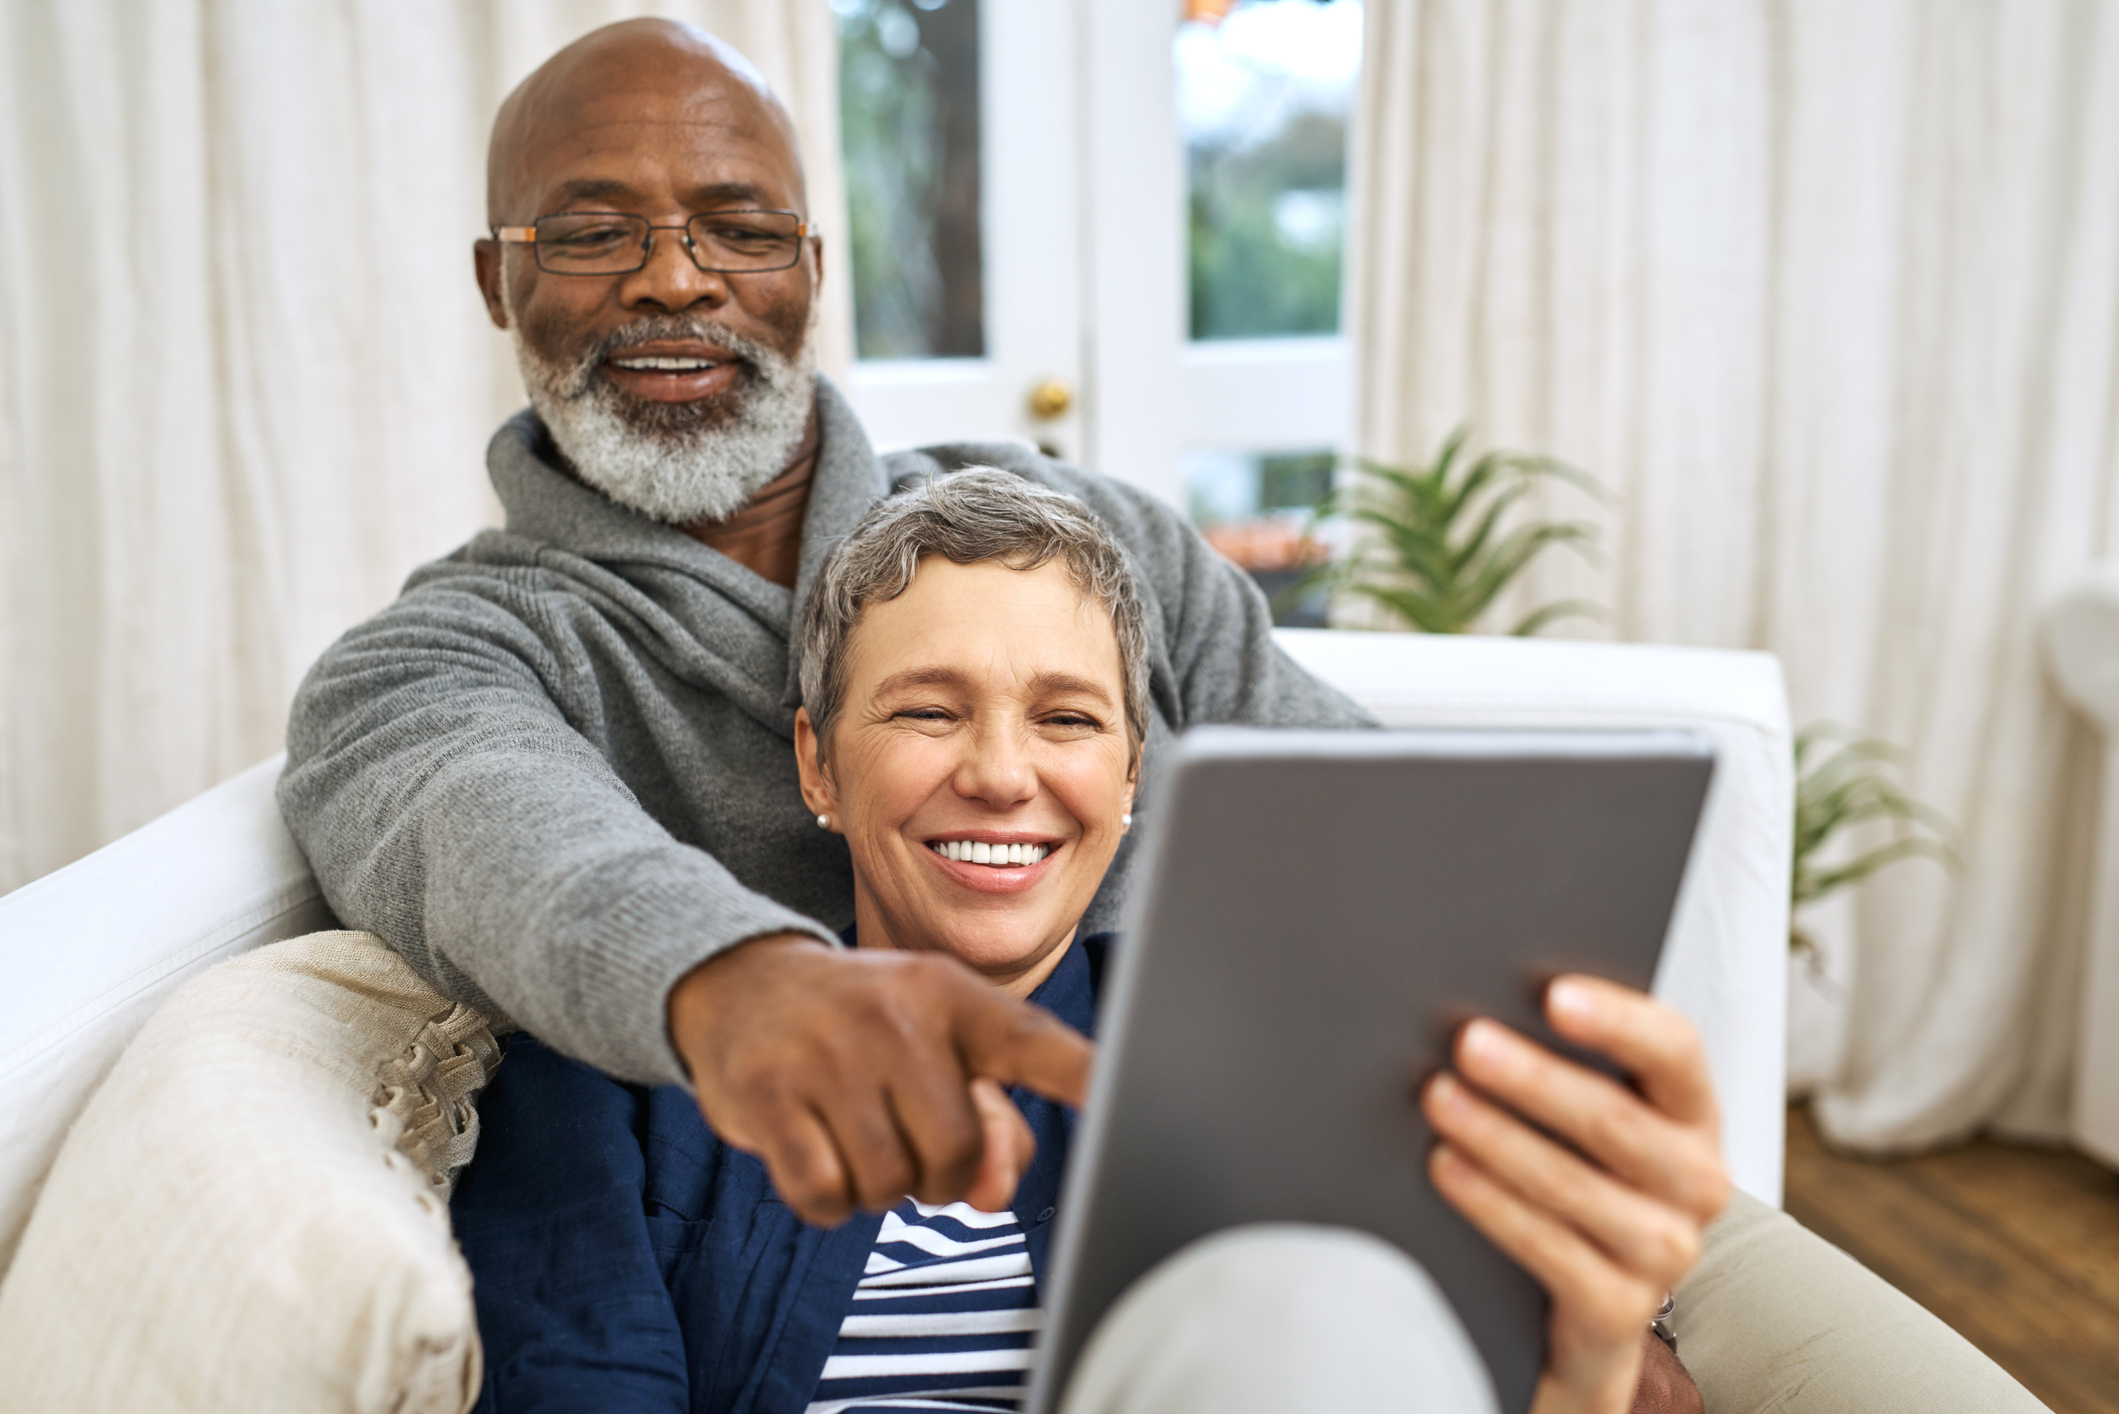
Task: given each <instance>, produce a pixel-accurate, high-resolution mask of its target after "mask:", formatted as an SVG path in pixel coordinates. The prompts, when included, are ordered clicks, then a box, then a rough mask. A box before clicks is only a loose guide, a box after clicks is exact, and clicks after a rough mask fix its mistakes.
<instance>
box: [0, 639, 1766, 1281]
mask: <svg viewBox="0 0 2119 1414" xmlns="http://www.w3.org/2000/svg"><path fill="white" fill-rule="evenodd" d="M1282 642H1283V643H1284V645H1285V646H1286V647H1287V649H1288V650H1289V652H1291V653H1292V654H1293V655H1294V656H1295V657H1296V658H1297V659H1298V660H1299V661H1301V662H1302V663H1303V664H1304V665H1305V666H1306V667H1308V668H1309V669H1310V670H1311V671H1313V672H1315V673H1316V674H1317V675H1318V676H1320V677H1322V678H1324V679H1326V680H1328V681H1330V682H1333V683H1335V684H1337V685H1338V686H1339V687H1341V688H1342V689H1343V690H1345V691H1346V692H1348V693H1349V694H1351V695H1352V696H1353V697H1355V698H1356V699H1357V700H1359V701H1361V702H1362V703H1364V704H1365V705H1367V706H1368V707H1369V709H1370V710H1372V711H1373V712H1375V713H1376V714H1377V715H1378V716H1379V717H1381V718H1382V719H1383V720H1384V721H1385V722H1386V723H1388V724H1391V725H1402V726H1415V725H1419V726H1437V725H1449V726H1502V725H1508V726H1526V725H1527V726H1598V727H1609V726H1638V725H1655V726H1667V725H1678V726H1690V727H1695V728H1698V729H1700V730H1703V731H1705V732H1707V733H1709V734H1711V735H1712V736H1713V737H1714V739H1715V740H1716V742H1717V743H1718V744H1719V747H1720V761H1719V766H1718V769H1717V772H1716V777H1715V784H1714V787H1713V790H1712V792H1711V794H1710V795H1709V798H1708V804H1707V812H1706V819H1705V825H1704V828H1703V830H1702V833H1701V835H1700V838H1699V841H1698V844H1697V846H1696V848H1695V853H1694V858H1693V864H1692V868H1691V871H1690V873H1689V875H1688V877H1687V880H1686V884H1685V888H1684V893H1683V895H1682V897H1681V899H1680V902H1679V907H1678V915H1677V919H1676V922H1675V924H1674V927H1673V932H1672V936H1671V939H1670V943H1669V946H1668V947H1667V948H1666V951H1665V955H1664V961H1663V966H1662V969H1661V971H1660V973H1659V974H1658V978H1657V983H1656V986H1657V990H1658V992H1659V993H1660V994H1661V995H1663V996H1664V997H1665V998H1666V999H1667V1000H1669V1001H1671V1002H1672V1003H1673V1004H1674V1005H1676V1006H1677V1007H1679V1008H1680V1009H1682V1010H1683V1011H1685V1012H1686V1013H1687V1014H1689V1015H1690V1016H1691V1017H1692V1018H1693V1019H1694V1021H1695V1022H1696V1023H1698V1025H1699V1027H1700V1030H1701V1032H1702V1034H1703V1035H1704V1036H1705V1038H1706V1042H1707V1047H1708V1052H1709V1056H1710V1059H1711V1063H1712V1065H1713V1068H1714V1074H1715V1079H1716V1083H1717V1085H1718V1086H1719V1088H1720V1092H1721V1096H1722V1103H1723V1109H1724V1114H1725V1124H1726V1130H1725V1141H1724V1142H1725V1145H1726V1148H1727V1152H1728V1159H1729V1164H1730V1168H1731V1171H1732V1172H1733V1174H1734V1175H1735V1177H1736V1180H1737V1182H1738V1184H1739V1185H1740V1186H1742V1187H1743V1188H1745V1189H1746V1190H1748V1191H1749V1192H1750V1193H1752V1194H1753V1195H1754V1196H1756V1197H1758V1198H1761V1199H1763V1200H1764V1201H1766V1202H1767V1203H1771V1204H1777V1203H1778V1202H1779V1199H1780V1185H1781V1139H1782V1125H1783V1118H1782V1114H1783V1105H1784V1099H1783V1074H1784V1071H1783V1066H1784V1029H1785V1013H1786V985H1787V937H1788V917H1787V911H1788V867H1789V858H1788V856H1789V831H1790V829H1791V812H1792V794H1791V793H1792V789H1793V786H1792V778H1791V765H1790V759H1789V738H1788V722H1787V708H1786V703H1785V698H1784V694H1783V690H1782V684H1781V676H1780V668H1779V665H1778V663H1777V662H1776V661H1775V660H1774V659H1772V658H1770V657H1768V656H1766V655H1764V654H1756V653H1730V652H1718V651H1711V650H1705V649H1689V648H1670V647H1649V646H1638V645H1618V644H1591V643H1574V642H1562V641H1530V640H1520V639H1492V638H1434V637H1425V636H1417V635H1396V634H1355V633H1333V632H1323V631H1303V630H1289V631H1284V632H1283V634H1282ZM279 767H280V763H279V761H278V759H274V760H271V761H265V762H261V763H259V764H258V765H256V766H254V767H252V768H251V769H249V770H247V771H244V772H243V773H241V774H240V775H238V776H236V777H234V778H233V779H231V780H229V781H227V782H225V783H223V784H222V785H220V786H218V787H216V788H215V789H213V790H211V791H208V792H207V793H206V794H204V795H202V796H200V797H199V798H198V799H196V800H193V801H191V802H189V803H188V804H185V805H182V806H180V807H178V808H177V809H175V810H173V811H171V812H170V813H169V814H167V815H165V816H163V817H162V818H161V819H159V820H156V821H154V822H153V823H152V824H149V825H147V826H145V827H144V828H142V829H140V830H137V831H135V832H134V833H132V834H130V835H128V836H126V837H125V838H124V839H121V840H119V841H117V842H116V843H114V844H112V845H109V846H107V847H106V848H104V849H101V850H99V851H97V852H96V853H95V854H92V855H90V856H89V857H88V858H86V859H83V860H80V861H79V862H77V863H75V864H72V865H70V866H68V867H67V868H65V869H62V870H59V871H58V872H56V873H54V874H52V875H49V876H48V877H46V878H43V879H40V880H37V881H36V882H35V883H32V884H30V885H28V886H26V887H24V888H22V889H18V890H16V891H15V892H14V893H11V894H9V895H7V896H6V897H5V898H0V969H4V974H0V975H5V976H6V977H7V978H8V985H7V986H6V987H5V988H4V989H0V1272H4V1271H5V1269H6V1266H7V1263H8V1261H9V1259H10V1258H11V1256H12V1254H13V1252H14V1249H15V1246H16V1243H17V1241H18V1239H19V1237H20V1235H21V1231H22V1227H23V1224H24V1222H25V1221H26V1220H27V1218H28V1215H29V1211H30V1208H31V1206H32V1204H33V1203H34V1201H35V1198H36V1194H37V1190H38V1188H39V1185H40V1184H41V1183H42V1181H43V1178H44V1175H45V1173H46V1171H47V1170H48V1169H49V1168H50V1166H51V1162H52V1159H53V1156H54V1155H55V1154H56V1152H57V1151H58V1148H59V1144H60V1141H61V1140H62V1139H63V1138H64V1136H65V1133H66V1130H67V1127H68V1125H69V1124H70V1123H71V1122H72V1120H73V1118H74V1117H75V1116H76V1115H77V1114H79V1113H80V1111H81V1108H82V1106H83V1104H84V1103H85V1102H86V1101H87V1098H88V1096H89V1094H90V1092H91V1091H93V1090H94V1088H95V1086H96V1084H97V1082H98V1081H99V1080H100V1079H101V1078H102V1077H103V1076H104V1075H105V1074H106V1073H107V1072H108V1071H109V1069H110V1067H111V1065H112V1063H113V1062H114V1061H115V1060H116V1058H117V1055H118V1053H119V1052H120V1050H122V1049H123V1047H124V1045H125V1043H126V1041H127V1039H128V1038H129V1037H130V1036H131V1035H132V1034H133V1033H134V1032H135V1031H136V1030H138V1028H139V1027H140V1025H141V1023H142V1022H143V1021H144V1020H145V1019H146V1017H147V1015H148V1014H149V1013H150V1012H151V1011H152V1010H153V1009H154V1008H155V1006H156V1005H157V1003H158V1002H159V1001H160V1000H161V999H163V998H164V997H166V996H167V995H168V994H169V993H170V992H172V991H173V990H175V989H176V988H177V987H178V986H179V985H180V984H181V983H182V982H184V981H185V980H186V979H187V978H189V977H191V976H192V975H194V974H196V973H197V972H199V971H201V970H203V969H205V968H207V967H210V966H212V965H213V964H214V963H215V962H217V961H220V960H221V959H223V958H227V957H230V956H233V955H234V954H237V953H240V952H244V951H246V950H248V949H251V948H254V947H257V946H260V945H261V944H264V943H267V942H272V941H275V940H277V939H280V938H287V937H294V936H297V935H300V934H303V933H308V932H313V931H316V930H318V929H323V928H330V927H334V926H336V925H335V923H334V922H333V920H332V918H331V915H330V911H329V910H328V908H326V906H325V905H324V902H323V900H322V898H321V897H320V895H319V893H318V890H317V885H316V881H315V880H314V879H313V878H311V876H310V874H309V871H308V868H307V866H306V865H305V863H304V862H303V860H302V857H301V855H300V853H299V851H297V850H296V849H295V847H294V844H293V841H292V840H291V839H290V838H289V837H288V835H287V832H286V830H285V828H284V827H283V826H282V825H281V823H280V818H279V812H278V809H277V807H276V806H275V805H274V802H273V796H272V788H273V783H274V781H275V780H276V779H277V777H278V775H279Z"/></svg>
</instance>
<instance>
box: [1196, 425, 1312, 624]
mask: <svg viewBox="0 0 2119 1414" xmlns="http://www.w3.org/2000/svg"><path fill="white" fill-rule="evenodd" d="M1338 461H1339V459H1338V458H1337V457H1336V456H1334V455H1333V454H1332V453H1331V452H1330V451H1322V450H1317V451H1312V450H1303V451H1290V452H1235V451H1227V450H1224V449H1221V448H1204V447H1195V448H1193V449H1192V450H1191V451H1189V452H1187V453H1186V454H1185V461H1184V472H1185V499H1186V502H1187V509H1188V510H1189V512H1190V513H1191V517H1192V523H1193V524H1194V525H1196V526H1198V527H1199V528H1200V531H1201V533H1202V534H1204V535H1205V536H1206V537H1207V543H1208V544H1210V545H1212V546H1213V547H1214V548H1215V549H1217V550H1219V551H1220V552H1221V553H1222V554H1224V555H1226V556H1228V557H1229V558H1230V559H1232V560H1234V561H1235V562H1236V563H1237V564H1238V565H1241V566H1242V567H1243V568H1244V569H1246V570H1249V571H1250V573H1251V578H1253V579H1255V580H1257V581H1258V587H1259V588H1261V589H1263V590H1264V591H1265V593H1266V597H1267V598H1268V599H1270V600H1272V601H1273V621H1274V622H1275V623H1279V624H1286V625H1290V626H1292V627H1296V628H1320V627H1322V626H1323V625H1324V622H1325V609H1326V607H1327V605H1326V598H1327V596H1326V594H1325V593H1324V591H1322V590H1317V591H1315V592H1312V593H1308V594H1302V595H1295V594H1293V589H1294V586H1295V585H1296V584H1297V583H1298V582H1299V581H1300V580H1301V579H1302V578H1303V576H1304V575H1305V574H1306V573H1307V572H1308V571H1309V570H1310V568H1311V567H1312V566H1313V565H1315V564H1317V563H1318V562H1319V561H1320V560H1322V559H1323V558H1324V557H1325V555H1326V550H1327V547H1326V546H1325V545H1324V544H1321V543H1320V542H1319V541H1318V540H1317V539H1313V538H1312V532H1315V531H1317V530H1318V529H1319V528H1318V526H1317V525H1316V518H1315V515H1314V512H1315V511H1316V509H1317V507H1318V505H1319V504H1320V503H1322V502H1323V500H1324V498H1325V496H1326V495H1327V494H1328V493H1329V492H1330V491H1331V489H1332V469H1333V467H1334V466H1336V465H1337V464H1338Z"/></svg>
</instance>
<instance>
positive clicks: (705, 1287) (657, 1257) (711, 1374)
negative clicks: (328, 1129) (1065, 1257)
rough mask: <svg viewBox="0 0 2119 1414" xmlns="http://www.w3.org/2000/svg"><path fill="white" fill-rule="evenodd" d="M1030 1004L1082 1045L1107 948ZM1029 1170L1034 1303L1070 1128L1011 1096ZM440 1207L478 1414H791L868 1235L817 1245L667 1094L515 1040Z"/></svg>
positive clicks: (804, 1397) (1035, 1099)
mask: <svg viewBox="0 0 2119 1414" xmlns="http://www.w3.org/2000/svg"><path fill="white" fill-rule="evenodd" d="M1111 936H1112V935H1110V934H1108V933H1105V934H1097V935H1095V936H1093V937H1089V938H1084V939H1081V940H1079V943H1078V945H1076V946H1072V947H1069V948H1068V949H1067V951H1066V952H1065V953H1064V954H1063V955H1062V956H1061V958H1060V961H1059V965H1058V966H1056V967H1055V968H1054V969H1053V971H1052V975H1051V976H1050V977H1047V978H1046V979H1045V981H1044V982H1043V983H1042V984H1041V985H1040V986H1039V987H1038V988H1037V990H1036V991H1034V992H1032V993H1031V994H1030V1000H1031V1001H1032V1002H1034V1003H1036V1004H1037V1005H1039V1006H1042V1007H1044V1008H1046V1009H1047V1010H1049V1011H1051V1012H1052V1013H1053V1014H1054V1015H1056V1016H1057V1017H1059V1019H1060V1020H1062V1021H1064V1022H1066V1023H1067V1024H1068V1025H1070V1026H1073V1027H1074V1028H1075V1029H1077V1030H1079V1031H1081V1032H1083V1033H1085V1034H1087V1035H1092V1036H1093V1035H1094V1034H1095V1024H1096V998H1097V992H1098V988H1099V984H1100V982H1101V979H1102V973H1103V970H1104V968H1103V964H1104V959H1105V955H1106V952H1107V951H1108V946H1109V943H1110V940H1111ZM1013 1096H1014V1099H1015V1102H1016V1104H1017V1106H1019V1107H1020V1108H1021V1110H1022V1112H1023V1116H1024V1118H1025V1119H1026V1120H1027V1121H1028V1122H1029V1125H1030V1131H1031V1133H1032V1134H1033V1135H1035V1136H1036V1138H1037V1156H1036V1157H1035V1159H1033V1160H1032V1162H1031V1165H1030V1171H1029V1172H1028V1173H1027V1174H1025V1175H1024V1176H1023V1180H1022V1183H1021V1185H1020V1186H1019V1187H1018V1188H1017V1189H1016V1194H1015V1201H1014V1204H1013V1205H1012V1206H1013V1207H1014V1209H1015V1212H1016V1214H1017V1215H1018V1216H1019V1217H1020V1219H1021V1220H1022V1224H1023V1228H1024V1233H1025V1237H1026V1240H1027V1245H1028V1247H1029V1250H1030V1261H1031V1266H1032V1268H1033V1270H1034V1271H1035V1272H1036V1274H1037V1277H1038V1281H1039V1284H1040V1286H1042V1284H1043V1281H1044V1275H1045V1262H1046V1258H1047V1255H1048V1253H1049V1251H1050V1248H1051V1237H1052V1219H1053V1217H1054V1214H1055V1212H1056V1211H1057V1205H1058V1202H1059V1186H1060V1175H1061V1173H1062V1171H1063V1170H1064V1169H1065V1166H1066V1162H1067V1147H1068V1141H1069V1140H1070V1139H1071V1138H1072V1135H1073V1129H1074V1114H1073V1111H1071V1110H1068V1109H1067V1108H1065V1107H1064V1106H1061V1105H1057V1104H1054V1103H1052V1102H1051V1101H1049V1100H1045V1099H1042V1098H1041V1097H1039V1096H1036V1095H1033V1094H1030V1093H1029V1092H1028V1091H1024V1090H1017V1091H1015V1092H1013ZM478 1109H479V1140H478V1153H477V1157H476V1158H475V1159H474V1160H473V1161H472V1163H471V1165H470V1167H469V1168H468V1169H466V1170H465V1171H464V1174H463V1177H462V1179H461V1180H460V1181H459V1183H458V1184H457V1188H456V1197H455V1200H454V1202H453V1203H452V1205H451V1211H452V1216H453V1219H454V1222H455V1227H456V1236H457V1240H458V1242H460V1243H461V1244H462V1246H463V1252H464V1256H465V1258H466V1259H467V1260H468V1261H469V1262H470V1264H471V1273H472V1277H473V1279H474V1283H475V1285H474V1288H473V1294H474V1297H475V1299H476V1301H477V1306H478V1329H479V1335H480V1337H481V1339H482V1340H483V1343H484V1345H485V1370H486V1376H485V1388H484V1391H483V1393H482V1395H481V1397H480V1399H479V1402H478V1405H477V1406H476V1407H477V1409H478V1410H479V1411H481V1414H561V1412H562V1411H589V1410H595V1411H633V1410H639V1411H655V1412H656V1414H674V1412H675V1411H684V1410H691V1411H698V1414H707V1411H712V1414H722V1411H726V1412H727V1414H801V1411H802V1409H803V1408H804V1407H805V1406H806V1405H807V1404H808V1403H809V1400H810V1395H811V1392H812V1391H813V1390H814V1389H815V1388H816V1385H817V1377H818V1375H819V1374H820V1373H821V1372H822V1370H823V1368H824V1361H825V1359H826V1358H827V1357H828V1356H829V1355H830V1353H831V1349H832V1345H833V1343H834V1342H835V1341H836V1339H837V1338H838V1333H839V1324H840V1322H841V1320H843V1319H844V1317H845V1315H846V1313H847V1309H848V1307H849V1306H850V1305H851V1303H852V1300H853V1293H854V1288H855V1287H856V1286H857V1285H858V1284H859V1283H860V1280H861V1273H862V1268H863V1267H864V1265H865V1264H866V1262H867V1260H868V1254H869V1251H870V1250H871V1249H872V1248H873V1247H874V1245H875V1241H876V1234H877V1231H878V1230H879V1229H880V1227H881V1226H882V1222H883V1219H882V1215H881V1214H873V1213H861V1214H857V1215H855V1216H854V1217H852V1218H850V1219H848V1220H847V1221H846V1222H843V1223H841V1224H840V1225H839V1226H837V1227H833V1228H819V1227H812V1226H810V1225H808V1224H806V1223H804V1222H803V1221H802V1220H801V1219H800V1218H798V1217H796V1216H795V1214H794V1212H793V1211H792V1210H791V1209H789V1208H788V1207H787V1205H786V1204H784V1203H782V1202H781V1201H780V1198H779V1196H778V1195H777V1194H776V1193H774V1191H773V1187H772V1183H771V1181H770V1180H769V1179H768V1178H767V1176H766V1172H765V1165H764V1164H763V1163H761V1162H760V1161H759V1160H757V1159H756V1158H753V1157H752V1156H751V1155H749V1154H746V1153H742V1152H740V1151H739V1150H736V1149H732V1148H730V1147H729V1146H728V1145H726V1144H724V1143H722V1142H721V1140H720V1139H718V1138H716V1137H715V1135H714V1133H713V1131H712V1130H710V1129H708V1128H707V1126H706V1122H705V1121H704V1120H703V1119H702V1118H701V1117H700V1114H699V1105H698V1102H697V1101H696V1100H694V1099H693V1098H692V1096H691V1095H690V1094H688V1093H686V1092H685V1091H684V1090H682V1089H680V1088H678V1087H676V1086H673V1085H672V1086H660V1087H657V1088H654V1089H644V1088H642V1087H639V1086H634V1085H624V1084H621V1083H619V1082H618V1081H615V1080H612V1079H610V1078H609V1077H607V1076H605V1075H603V1074H602V1073H601V1072H599V1071H596V1070H593V1069H591V1068H590V1067H588V1066H585V1065H582V1064H581V1063H579V1062H577V1061H572V1060H568V1059H567V1058H566V1057H564V1056H562V1055H560V1054H559V1053H558V1052H556V1051H553V1050H551V1049H550V1048H548V1047H546V1046H544V1045H542V1044H540V1043H539V1042H538V1041H536V1040H535V1039H534V1038H532V1037H529V1036H522V1035H519V1036H517V1037H515V1038H514V1039H513V1040H512V1041H511V1042H510V1043H509V1045H508V1049H507V1058H506V1060H505V1062H504V1063H503V1064H502V1065H501V1067H500V1069H499V1071H498V1072H497V1073H496V1074H495V1076H494V1079H493V1083H492V1084H491V1085H489V1086H488V1087H487V1088H486V1092H485V1094H484V1096H483V1097H482V1098H481V1099H480V1101H479V1107H478Z"/></svg>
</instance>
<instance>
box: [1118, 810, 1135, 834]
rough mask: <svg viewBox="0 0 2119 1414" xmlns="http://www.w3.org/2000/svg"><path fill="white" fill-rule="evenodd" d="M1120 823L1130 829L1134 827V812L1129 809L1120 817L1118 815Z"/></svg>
mask: <svg viewBox="0 0 2119 1414" xmlns="http://www.w3.org/2000/svg"><path fill="white" fill-rule="evenodd" d="M1118 823H1119V824H1120V825H1121V826H1123V827H1125V828H1126V829H1128V830H1130V829H1132V828H1133V812H1132V811H1130V810H1128V811H1127V812H1126V813H1125V814H1123V815H1121V816H1119V817H1118Z"/></svg>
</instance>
